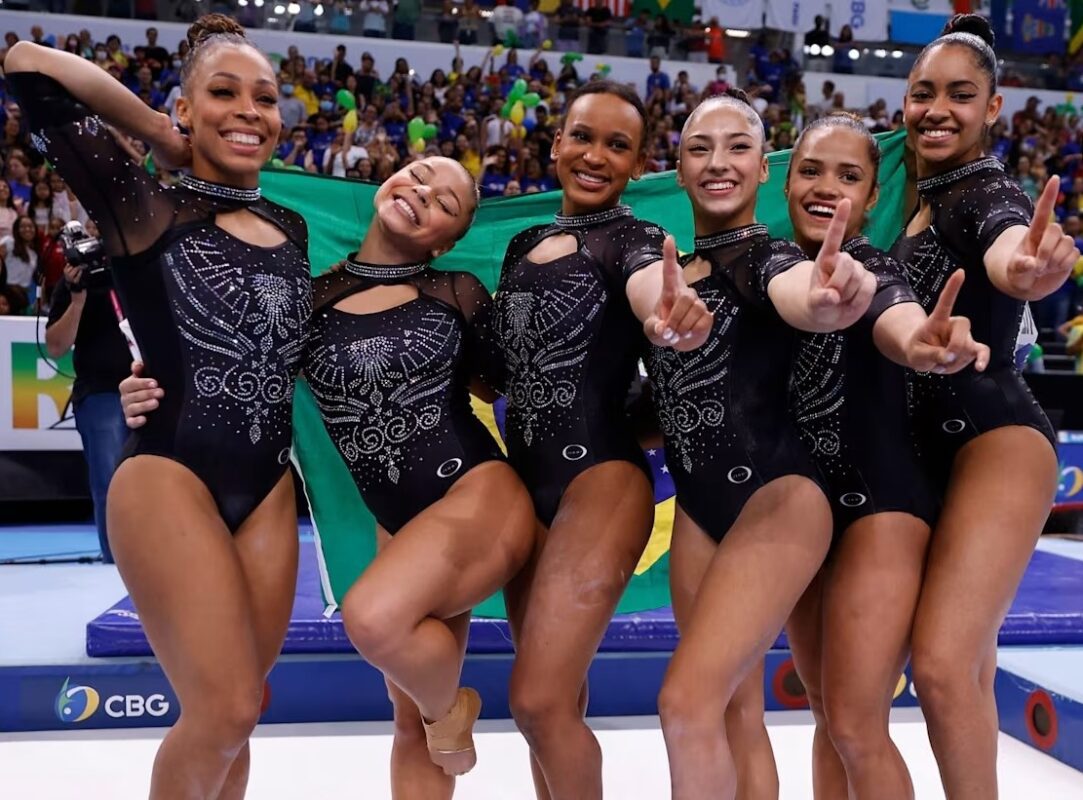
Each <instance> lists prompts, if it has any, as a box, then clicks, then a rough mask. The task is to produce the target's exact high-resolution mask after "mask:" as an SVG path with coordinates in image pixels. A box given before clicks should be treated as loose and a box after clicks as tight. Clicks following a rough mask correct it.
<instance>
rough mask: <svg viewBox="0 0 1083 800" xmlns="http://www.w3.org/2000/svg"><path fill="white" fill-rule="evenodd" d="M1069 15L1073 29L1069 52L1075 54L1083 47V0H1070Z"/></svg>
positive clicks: (1069, 39)
mask: <svg viewBox="0 0 1083 800" xmlns="http://www.w3.org/2000/svg"><path fill="white" fill-rule="evenodd" d="M1068 17H1069V25H1070V30H1071V35H1070V36H1069V37H1068V54H1069V55H1073V56H1074V55H1075V54H1076V53H1078V52H1079V49H1080V48H1081V47H1083V0H1068Z"/></svg>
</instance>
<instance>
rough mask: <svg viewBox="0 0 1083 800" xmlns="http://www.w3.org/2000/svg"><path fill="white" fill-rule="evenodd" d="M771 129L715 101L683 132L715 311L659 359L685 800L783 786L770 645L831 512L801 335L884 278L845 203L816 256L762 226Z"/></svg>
mask: <svg viewBox="0 0 1083 800" xmlns="http://www.w3.org/2000/svg"><path fill="white" fill-rule="evenodd" d="M763 143H764V134H763V125H762V122H761V121H760V119H759V116H758V115H757V114H756V112H755V110H754V109H753V108H752V107H751V105H749V103H748V101H747V98H745V97H744V95H743V93H733V94H731V95H729V96H720V97H713V98H709V99H708V100H706V101H704V102H703V103H702V104H700V106H699V107H698V108H697V109H696V110H695V112H693V114H692V115H690V117H689V119H688V121H687V122H686V124H685V127H684V130H683V131H682V134H681V158H680V161H679V162H678V170H677V176H678V182H679V183H680V184H681V186H683V187H684V188H685V190H686V191H687V192H688V196H689V199H690V200H691V202H692V209H693V212H694V216H695V229H696V249H695V252H694V253H693V254H692V255H691V256H689V257H687V258H685V259H684V260H683V261H684V275H685V279H686V280H687V281H688V282H689V285H690V286H691V287H693V288H694V289H696V290H697V291H698V292H699V293H700V294H701V295H702V296H703V297H704V299H705V300H706V301H707V304H708V307H709V308H712V309H713V311H714V326H713V328H712V330H711V332H710V335H709V337H708V339H707V342H706V343H705V344H704V345H703V346H702V347H701V348H699V349H698V350H696V351H694V352H688V353H660V352H657V351H652V353H651V354H650V357H649V363H648V370H649V373H650V377H651V382H652V386H653V387H654V389H655V399H656V402H657V405H658V409H659V412H658V413H659V418H660V420H661V423H662V428H663V432H664V433H665V436H666V462H667V465H668V466H669V470H670V472H671V473H672V474H673V476H674V484H675V487H676V490H677V494H676V504H677V510H676V514H675V516H674V526H673V540H672V544H671V548H670V593H671V596H672V599H673V611H674V616H675V618H676V620H677V625H678V627H679V630H680V633H681V641H680V644H679V645H678V647H677V649H676V651H675V652H674V655H673V659H672V661H671V662H670V666H669V670H668V672H667V674H666V678H665V681H664V683H663V686H662V691H661V694H660V696H659V699H658V708H659V714H660V716H661V720H662V731H663V734H664V735H665V739H666V748H667V750H668V752H669V760H670V771H671V776H672V782H673V796H674V797H681V798H708V797H710V798H718V797H723V798H729V800H732V798H733V797H734V796H735V795H736V794H737V793H738V786H740V787H741V788H740V796H742V797H744V796H761V797H767V796H770V795H771V794H776V795H777V792H778V777H777V772H776V770H775V765H774V759H773V756H772V753H771V746H770V741H769V739H768V738H767V732H766V730H765V728H764V725H763V673H762V666H761V665H762V661H761V659H762V658H763V654H764V653H765V652H766V650H767V648H768V647H769V646H770V644H771V642H772V641H773V639H774V637H775V636H776V635H777V633H778V630H779V629H780V628H781V627H782V624H783V623H784V622H785V620H786V617H787V616H788V615H789V613H790V610H791V609H792V608H793V606H794V604H795V603H796V602H797V600H798V598H799V597H800V596H801V593H802V592H803V591H804V590H805V587H806V586H807V585H808V583H809V581H810V580H811V579H812V577H813V576H814V575H815V574H816V571H817V570H818V569H819V567H820V564H821V563H822V561H823V558H824V556H825V554H826V553H827V549H828V546H829V544H830V541H831V512H830V506H829V505H828V502H827V499H826V497H825V496H824V492H823V490H822V489H821V486H820V481H819V476H818V474H817V470H816V468H815V465H814V464H813V462H812V459H811V457H810V455H809V453H808V451H807V450H806V448H805V447H804V445H803V444H802V443H801V440H800V437H799V436H798V433H797V429H796V427H795V426H794V424H793V422H792V419H791V417H790V410H789V392H788V389H789V381H790V368H791V364H792V360H793V353H794V347H795V343H796V332H795V330H794V329H795V328H798V329H803V330H811V331H821V332H829V331H833V330H837V329H839V328H842V327H846V326H848V325H850V324H852V323H853V322H855V321H856V320H858V319H859V318H860V317H861V315H862V314H864V313H865V311H866V309H867V308H868V305H869V301H870V300H871V298H872V294H873V290H874V287H875V281H874V279H873V277H872V275H871V274H869V273H868V272H866V271H865V270H864V268H863V267H862V266H861V264H860V263H859V262H857V261H855V260H854V259H853V258H851V257H850V256H849V255H848V254H846V253H843V252H840V251H839V250H838V245H839V244H840V243H841V240H842V233H843V229H844V228H845V222H846V215H847V213H848V209H849V204H848V203H846V202H844V203H843V204H841V205H840V208H839V214H838V217H837V218H836V219H835V220H833V221H832V224H831V234H830V238H829V239H828V243H827V244H825V246H824V248H823V249H822V250H821V251H820V253H819V255H818V256H817V259H816V261H815V262H813V261H810V260H809V259H808V257H807V256H805V255H804V254H803V253H802V252H801V250H800V249H798V248H797V247H796V246H795V245H793V244H791V243H789V242H785V241H779V240H774V239H771V238H770V236H769V235H768V233H767V230H766V228H764V227H763V226H760V225H756V224H755V208H756V198H757V194H758V190H759V187H760V184H761V183H764V182H766V180H767V160H766V158H765V156H764V153H763Z"/></svg>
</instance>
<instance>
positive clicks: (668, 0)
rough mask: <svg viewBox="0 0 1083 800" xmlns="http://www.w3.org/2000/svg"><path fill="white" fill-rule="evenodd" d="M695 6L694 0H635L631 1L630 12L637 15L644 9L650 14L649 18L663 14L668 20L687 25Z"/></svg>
mask: <svg viewBox="0 0 1083 800" xmlns="http://www.w3.org/2000/svg"><path fill="white" fill-rule="evenodd" d="M695 6H696V4H695V2H694V0H635V2H634V3H632V14H633V15H634V16H637V17H638V16H639V12H640V11H646V12H648V13H649V14H650V15H651V19H654V18H656V17H657V16H658V15H659V14H665V15H666V19H668V20H669V21H670V22H680V23H682V24H684V25H687V24H688V23H690V22H691V21H692V15H693V14H694V13H695V10H696V8H695Z"/></svg>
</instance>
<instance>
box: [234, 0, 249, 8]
mask: <svg viewBox="0 0 1083 800" xmlns="http://www.w3.org/2000/svg"><path fill="white" fill-rule="evenodd" d="M237 5H239V6H240V7H241V8H244V7H245V6H246V5H248V0H237Z"/></svg>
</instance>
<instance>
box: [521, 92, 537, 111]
mask: <svg viewBox="0 0 1083 800" xmlns="http://www.w3.org/2000/svg"><path fill="white" fill-rule="evenodd" d="M540 102H541V95H539V94H538V93H537V92H527V93H526V94H524V95H523V105H524V106H526V107H527V108H534V106H536V105H537V104H538V103H540Z"/></svg>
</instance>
